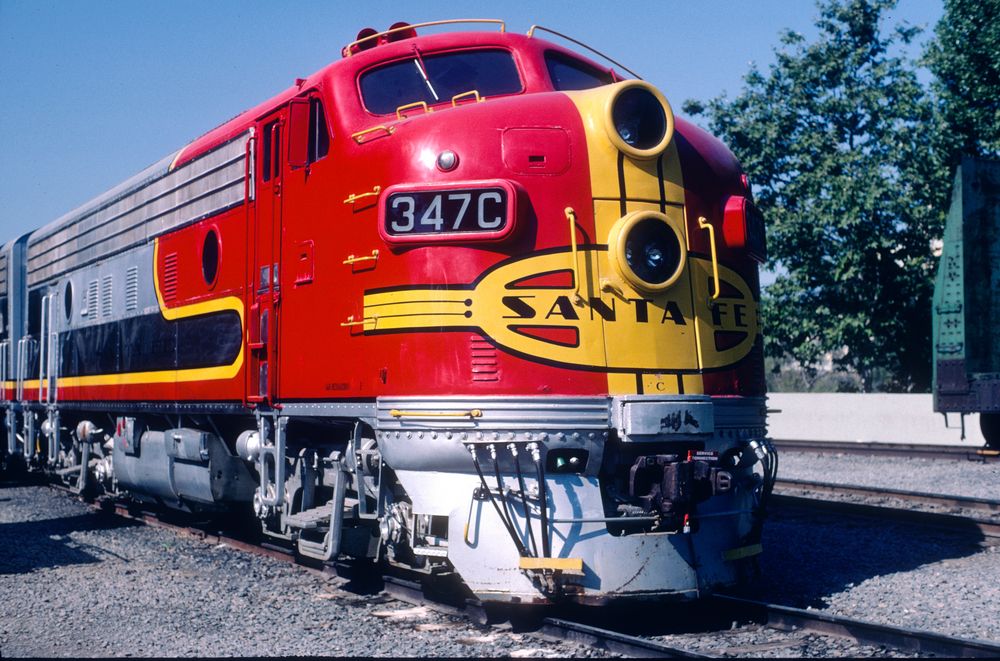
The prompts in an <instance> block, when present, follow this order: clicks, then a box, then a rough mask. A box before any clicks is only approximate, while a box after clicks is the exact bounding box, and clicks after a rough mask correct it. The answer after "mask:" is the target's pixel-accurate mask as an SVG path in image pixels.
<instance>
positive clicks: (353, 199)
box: [344, 186, 382, 204]
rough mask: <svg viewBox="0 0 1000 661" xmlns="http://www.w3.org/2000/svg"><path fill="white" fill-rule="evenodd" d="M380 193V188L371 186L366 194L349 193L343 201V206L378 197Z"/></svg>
mask: <svg viewBox="0 0 1000 661" xmlns="http://www.w3.org/2000/svg"><path fill="white" fill-rule="evenodd" d="M381 192H382V187H381V186H373V187H372V189H371V190H370V191H368V192H367V193H351V194H350V195H348V196H347V199H346V200H344V204H354V203H355V202H357V201H358V200H360V199H361V198H364V197H378V196H379V193H381Z"/></svg>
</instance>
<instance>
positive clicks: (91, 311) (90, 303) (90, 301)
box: [83, 280, 97, 319]
mask: <svg viewBox="0 0 1000 661" xmlns="http://www.w3.org/2000/svg"><path fill="white" fill-rule="evenodd" d="M83 313H84V314H85V315H87V316H88V317H90V318H91V319H96V318H97V280H91V281H90V282H89V283H87V307H86V309H84V311H83Z"/></svg>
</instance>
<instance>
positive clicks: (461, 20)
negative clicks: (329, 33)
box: [343, 18, 507, 57]
mask: <svg viewBox="0 0 1000 661" xmlns="http://www.w3.org/2000/svg"><path fill="white" fill-rule="evenodd" d="M455 23H493V24H498V25H500V32H505V31H506V30H507V24H506V23H504V22H503V21H502V20H500V19H498V18H452V19H448V20H446V21H428V22H426V23H414V24H413V25H403V26H401V27H398V28H393V29H391V30H386V31H385V32H376V33H375V34H370V35H368V36H367V37H362V38H361V39H358V40H356V41H352V42H351V43H349V44H347V45H346V46H344V49H343V52H344V57H350V56H351V55H353V54H354V52H353V48H354V47H355V46H357V45H359V44H363V43H365V42H366V41H371V40H372V39H378V38H379V37H384V36H385V35H387V34H395V33H396V32H405V31H406V30H416V29H417V28H427V27H431V26H432V25H453V24H455Z"/></svg>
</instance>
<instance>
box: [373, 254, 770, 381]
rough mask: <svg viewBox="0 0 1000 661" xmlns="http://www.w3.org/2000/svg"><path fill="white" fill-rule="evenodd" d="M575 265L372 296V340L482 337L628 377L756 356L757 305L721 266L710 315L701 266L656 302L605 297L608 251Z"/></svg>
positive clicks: (706, 270) (692, 261)
mask: <svg viewBox="0 0 1000 661" xmlns="http://www.w3.org/2000/svg"><path fill="white" fill-rule="evenodd" d="M571 260H572V256H571V254H570V252H569V251H565V250H563V251H553V252H547V253H535V254H533V255H530V256H528V257H524V258H516V259H511V260H507V261H504V262H501V263H500V264H498V265H496V266H495V267H493V268H492V269H490V270H489V271H487V272H486V273H484V274H483V275H482V276H481V277H480V278H479V279H478V280H477V281H476V282H474V283H471V284H469V285H464V286H463V285H459V286H447V287H441V286H437V287H434V286H424V287H413V288H406V289H392V290H382V291H378V290H376V291H369V292H367V293H366V294H365V297H364V306H365V309H364V317H365V325H364V329H365V333H366V334H368V333H399V332H406V331H425V332H426V331H450V330H473V331H477V332H480V333H482V334H483V335H485V336H486V337H488V338H489V339H490V340H491V341H492V342H494V343H495V344H496V345H497V346H499V347H501V348H503V349H505V350H507V351H510V352H512V353H515V354H518V355H521V356H523V357H525V358H528V359H531V360H536V361H538V362H544V363H550V364H559V365H564V366H567V367H578V368H583V369H606V370H608V371H621V372H642V371H655V370H666V371H676V370H697V369H706V368H719V367H725V366H726V365H729V364H732V363H735V362H736V361H738V360H740V359H741V358H743V357H744V356H746V355H747V353H749V351H750V349H751V348H752V347H753V344H754V341H755V339H756V337H757V324H758V322H757V303H756V301H755V300H754V298H753V295H752V294H751V292H750V289H749V287H747V285H746V283H745V282H744V281H743V279H742V278H740V277H739V275H737V274H736V273H735V272H733V271H732V270H730V269H727V268H725V267H721V266H720V268H719V277H720V280H721V281H722V284H721V292H722V294H721V296H720V298H719V299H718V300H716V301H715V302H714V304H712V305H709V300H710V295H709V287H710V279H711V271H712V269H711V263H710V262H708V261H706V260H703V259H700V258H698V257H694V256H691V257H689V261H688V264H689V268H688V269H687V272H686V273H685V274H684V275H683V276H682V277H681V279H680V280H678V282H677V283H676V284H675V285H674V286H673V287H671V288H670V289H669V290H667V291H666V292H663V293H661V294H657V295H655V296H643V295H642V294H640V293H638V292H635V291H633V290H630V289H628V288H627V287H621V286H613V285H612V286H608V284H607V280H604V281H603V282H604V285H605V286H604V287H602V286H601V283H602V275H603V274H602V271H606V270H607V259H606V250H605V249H604V248H603V247H596V248H589V249H582V248H581V249H580V250H579V251H578V252H577V260H578V262H577V265H576V266H577V268H576V269H575V270H574V268H573V263H572V261H571ZM602 267H603V268H602ZM576 273H579V274H580V281H581V282H580V283H579V287H577V282H576V281H575V280H576V276H575V274H576Z"/></svg>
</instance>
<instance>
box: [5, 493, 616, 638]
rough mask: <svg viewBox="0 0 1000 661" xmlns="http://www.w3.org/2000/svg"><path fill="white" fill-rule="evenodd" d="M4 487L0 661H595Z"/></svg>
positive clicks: (61, 497)
mask: <svg viewBox="0 0 1000 661" xmlns="http://www.w3.org/2000/svg"><path fill="white" fill-rule="evenodd" d="M340 583H341V581H340V579H337V578H332V577H328V576H324V575H320V574H318V573H316V572H311V571H308V570H306V569H304V568H302V567H298V566H294V565H291V564H288V563H285V562H281V561H279V560H275V559H271V558H267V557H261V556H258V555H254V554H250V553H246V552H243V551H239V550H236V549H233V548H229V547H227V546H225V545H220V544H215V545H212V544H208V543H206V542H203V541H200V540H197V539H191V538H188V537H184V536H179V535H177V534H175V533H173V532H171V531H169V530H164V529H160V528H155V527H152V526H146V525H140V524H135V523H133V522H131V521H129V520H127V519H124V518H120V517H116V516H113V515H108V514H102V513H98V512H95V511H94V510H92V509H91V508H89V507H88V506H86V505H85V504H83V503H80V502H78V501H76V500H74V499H73V498H72V497H70V496H69V495H67V494H65V493H62V492H58V491H55V490H52V489H50V488H48V487H39V486H33V487H24V486H10V485H3V484H0V656H3V657H16V656H35V657H37V656H54V657H88V656H102V657H107V656H112V657H124V656H288V655H310V656H312V655H321V656H345V657H357V656H431V657H438V656H447V657H466V656H477V657H484V656H485V657H493V656H513V657H531V656H600V655H601V653H600V652H598V651H596V650H592V649H589V648H584V647H580V646H578V645H576V644H572V643H560V642H554V641H549V640H547V639H543V638H540V637H538V636H532V635H522V634H517V633H513V632H511V631H509V630H508V631H502V630H501V631H498V630H496V629H485V628H480V627H478V626H476V625H474V624H471V623H469V622H467V621H464V620H461V619H459V618H452V617H446V616H442V615H441V614H438V613H433V612H430V611H428V610H427V609H423V608H412V607H410V606H408V605H406V604H402V603H399V602H396V601H391V600H386V599H384V598H380V597H378V596H374V597H372V596H360V595H357V594H352V593H349V592H345V591H342V590H340V589H338V585H339V584H340Z"/></svg>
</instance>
